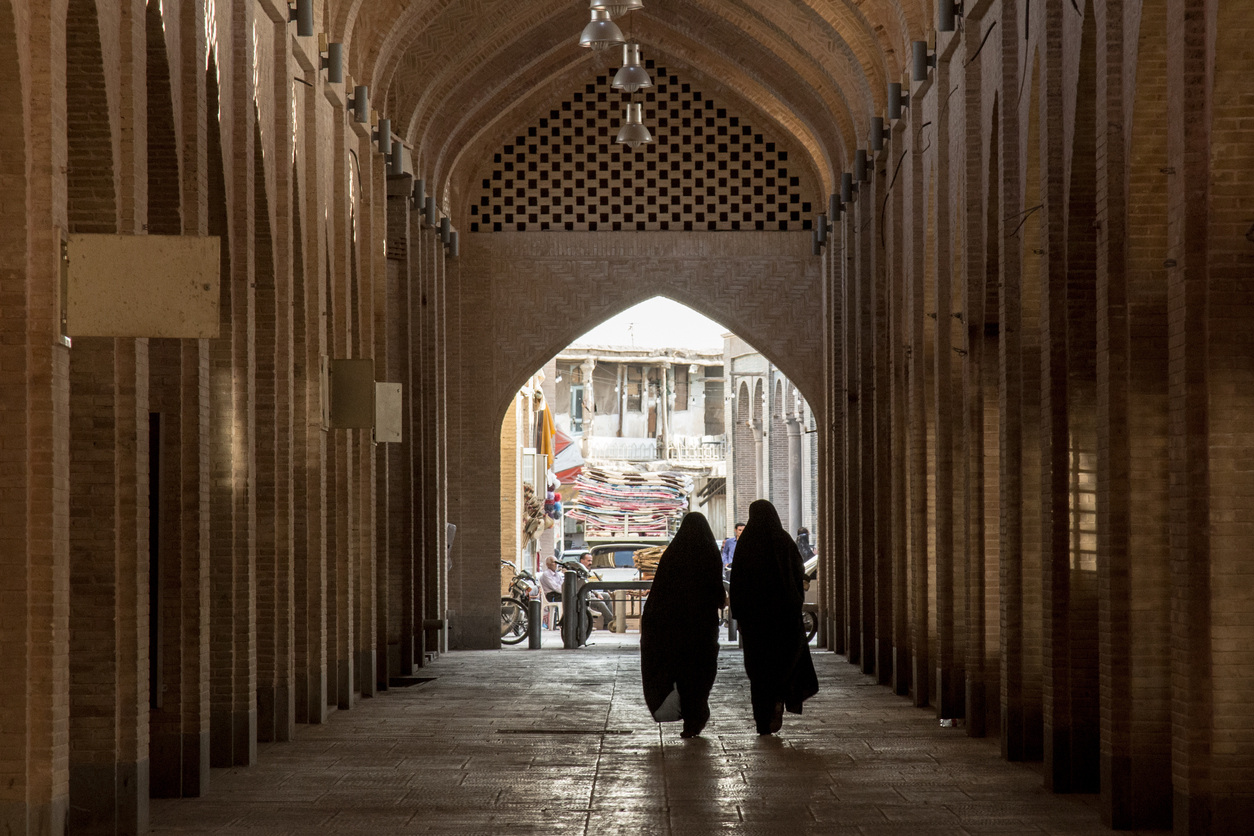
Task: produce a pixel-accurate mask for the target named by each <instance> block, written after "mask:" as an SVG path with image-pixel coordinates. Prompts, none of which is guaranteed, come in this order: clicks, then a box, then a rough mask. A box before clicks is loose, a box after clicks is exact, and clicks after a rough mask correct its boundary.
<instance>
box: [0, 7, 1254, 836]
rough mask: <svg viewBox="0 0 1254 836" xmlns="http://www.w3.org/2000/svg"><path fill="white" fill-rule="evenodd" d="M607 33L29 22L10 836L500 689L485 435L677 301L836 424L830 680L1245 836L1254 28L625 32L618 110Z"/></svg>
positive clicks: (5, 34) (860, 15)
mask: <svg viewBox="0 0 1254 836" xmlns="http://www.w3.org/2000/svg"><path fill="white" fill-rule="evenodd" d="M592 5H593V6H594V7H595V6H597V5H598V3H597V2H596V0H593V2H592ZM608 5H611V6H618V5H621V6H624V7H627V6H633V5H636V4H635V3H627V2H625V0H624V2H622V3H611V4H608ZM598 16H599V15H597V14H594V15H593V17H594V18H595V17H598ZM589 18H590V15H589V3H587V2H584V0H513V2H506V0H481V1H480V2H473V3H472V2H467V1H466V0H0V66H3V67H4V68H5V69H6V70H7V73H6V77H8V78H10V79H11V80H12V81H13V82H14V83H13V84H12V85H11V87H12V90H13V92H12V94H11V95H10V96H8V97H7V104H6V105H5V108H4V112H5V113H6V115H7V118H6V119H5V120H3V122H0V190H2V194H3V196H2V197H0V414H2V416H3V420H2V421H0V461H2V462H3V465H2V467H0V519H3V521H4V525H3V527H2V528H0V577H2V578H3V581H0V666H2V669H3V671H4V676H3V677H2V678H0V832H5V833H15V834H28V833H29V834H60V833H64V832H67V831H72V832H76V833H127V834H130V833H140V832H144V831H146V830H147V828H148V823H149V811H150V804H149V798H150V797H159V798H194V797H201V796H206V795H209V796H212V795H213V793H214V785H215V783H216V782H217V780H218V778H219V776H221V775H223V773H221V772H214V769H215V768H220V767H250V766H253V765H254V764H256V763H257V761H258V758H259V754H258V750H259V746H262V745H263V744H267V745H265V746H263V748H264V749H265V751H266V753H267V754H270V753H274V752H278V751H281V750H282V748H283V747H282V746H280V745H277V744H284V745H287V742H288V741H291V740H292V739H293V738H300V737H301V736H302V735H305V734H309V733H311V732H313V731H314V729H312V728H311V727H315V726H321V727H323V728H324V729H325V728H326V727H328V726H331V725H334V724H335V723H337V722H341V721H343V720H344V716H343V715H341V716H333V713H335V712H351V711H352V710H354V709H357V708H360V707H361V705H362V701H363V699H367V698H368V699H376V700H378V701H379V702H382V701H384V700H387V699H390V698H393V697H397V698H398V699H399V697H398V695H395V694H389V693H387V692H389V691H393V690H400V689H399V688H398V687H397V686H398V685H401V684H408V683H409V682H411V681H412V678H413V677H415V676H421V675H422V671H423V669H425V668H427V667H430V666H435V667H440V666H445V667H444V668H443V669H444V670H447V671H452V672H454V673H453V674H452V675H456V673H455V672H456V671H459V670H463V668H465V670H470V668H471V667H473V665H472V666H470V667H465V666H463V664H462V663H461V662H460V661H458V659H459V654H462V653H463V652H465V654H466V657H467V658H470V657H472V656H473V658H475V659H478V658H480V657H481V655H482V654H471V653H469V652H470V651H483V652H485V653H487V654H489V655H490V654H494V653H500V654H502V656H503V655H504V654H505V653H506V652H507V651H502V650H500V649H499V648H500V642H499V639H500V623H499V622H500V613H499V611H498V602H499V586H500V574H499V568H500V567H499V560H498V556H499V554H500V551H501V537H502V532H501V518H502V513H501V509H502V507H503V503H504V502H505V501H506V498H505V496H504V492H505V491H506V490H509V489H510V488H509V487H508V486H507V485H506V484H505V481H504V480H503V479H502V472H501V470H502V468H501V450H500V437H501V422H502V416H504V415H506V412H507V410H508V408H509V405H510V403H511V402H512V399H513V398H514V397H515V395H516V393H517V392H518V391H519V388H520V386H522V385H523V383H524V382H525V381H526V380H527V379H528V378H529V377H530V376H531V375H533V374H534V373H535V371H536V370H537V369H538V368H540V367H541V366H543V365H544V363H545V362H547V361H548V360H549V359H550V358H552V357H554V356H555V355H557V354H558V352H560V351H561V350H562V349H563V348H565V347H566V346H567V345H569V344H570V343H571V341H572V340H573V339H575V338H576V337H578V336H579V335H580V334H583V333H584V332H586V331H588V330H589V329H590V328H591V327H593V326H595V325H596V324H598V323H600V322H603V321H605V320H606V319H608V318H609V317H611V316H613V315H615V314H617V313H619V312H621V311H623V310H626V309H627V308H630V307H631V306H633V305H635V304H637V303H639V302H642V301H644V300H646V299H650V298H652V297H654V296H659V295H660V296H665V297H667V298H669V299H672V300H675V301H677V302H680V303H682V304H684V305H687V306H688V307H690V308H692V309H693V310H695V311H698V312H700V313H702V314H705V315H707V316H709V317H710V318H712V319H714V320H716V321H717V322H719V323H720V324H722V325H724V326H725V327H726V328H727V329H729V330H730V331H733V332H734V333H735V334H736V335H738V336H739V337H741V338H743V340H745V341H746V342H747V343H748V344H751V345H752V346H753V347H754V348H755V349H756V350H757V351H758V352H760V353H761V355H762V356H763V357H764V358H765V359H766V360H767V361H769V364H770V365H771V367H772V368H775V369H778V370H779V372H781V373H782V375H783V376H785V377H786V378H787V381H788V383H787V384H783V383H780V384H779V386H778V389H777V390H776V389H775V388H772V390H771V391H767V389H766V387H775V386H776V383H775V382H773V381H774V378H771V377H770V376H763V377H761V378H759V379H756V380H752V381H746V382H745V385H744V387H743V389H744V391H743V393H742V392H741V391H739V389H738V390H737V391H736V392H729V393H728V394H729V396H731V398H732V401H730V403H731V404H732V406H731V408H732V409H734V410H735V414H734V416H732V417H731V418H730V419H729V421H728V425H729V426H734V428H735V429H734V430H733V432H741V431H745V432H749V431H751V430H752V429H753V427H754V422H758V424H761V423H763V422H767V423H770V422H776V423H777V424H778V426H780V427H783V426H784V425H786V424H787V422H788V421H789V420H796V416H797V415H799V414H801V412H800V411H799V410H798V408H797V407H796V406H795V404H797V403H800V401H801V399H804V402H805V404H806V412H805V413H804V414H805V416H806V418H807V420H808V424H807V426H806V427H805V431H806V432H811V431H812V432H813V435H814V439H815V445H816V448H817V454H816V456H815V462H814V469H815V482H816V484H817V490H816V491H815V495H814V496H813V506H814V511H813V514H814V517H813V519H814V523H813V526H814V529H815V535H816V539H817V541H818V542H819V543H820V544H822V546H823V547H822V548H821V549H820V564H819V575H818V589H817V591H816V592H817V601H818V612H819V625H820V629H819V634H818V640H817V641H818V645H819V646H820V647H821V648H822V649H821V650H819V651H818V653H819V654H820V655H821V656H822V657H823V660H822V661H821V663H820V669H821V671H824V672H826V673H827V676H826V678H825V679H826V684H827V685H829V686H830V687H831V688H833V689H834V690H836V691H839V690H840V689H842V688H846V687H849V682H851V681H854V679H850V677H854V678H855V679H856V681H858V682H864V683H869V682H874V683H878V684H879V685H882V686H883V688H882V689H876V690H877V691H879V692H882V694H883V696H884V698H885V699H888V700H889V701H890V702H891V703H892V704H896V705H903V706H909V708H910V713H909V715H908V716H910V717H912V718H918V717H920V716H925V717H930V718H932V721H933V723H935V721H937V720H939V721H940V722H942V723H944V724H945V726H944V728H945V729H946V730H947V731H954V730H957V731H958V733H959V734H962V733H964V732H965V734H966V735H969V736H971V737H976V738H992V739H995V740H996V749H997V751H998V753H999V755H1000V757H1001V758H1002V759H1004V760H1006V761H1012V762H1027V763H1032V764H1037V763H1039V764H1040V770H1041V775H1042V778H1041V781H1042V783H1043V786H1044V787H1045V788H1046V789H1047V790H1049V791H1050V792H1053V793H1059V794H1081V795H1086V796H1091V797H1092V799H1093V800H1094V804H1095V806H1096V807H1097V808H1098V812H1097V815H1098V816H1099V817H1100V820H1101V821H1102V822H1103V823H1104V824H1105V825H1106V826H1109V827H1114V828H1119V829H1137V828H1140V829H1145V828H1149V829H1172V830H1174V831H1175V832H1178V833H1181V834H1186V833H1187V834H1224V833H1234V832H1240V831H1241V829H1242V828H1243V827H1244V826H1245V823H1246V822H1248V821H1250V820H1251V818H1254V738H1252V736H1251V735H1252V733H1251V731H1250V730H1251V728H1254V684H1252V683H1254V580H1252V579H1254V573H1251V572H1250V571H1249V557H1248V544H1249V543H1250V542H1251V541H1252V540H1254V423H1252V422H1251V418H1250V415H1251V414H1254V413H1252V411H1251V407H1252V406H1254V395H1251V393H1254V343H1251V341H1250V339H1249V337H1248V334H1249V333H1251V326H1254V295H1252V294H1251V283H1250V277H1251V275H1254V226H1251V224H1254V197H1251V196H1252V195H1254V188H1252V187H1254V153H1252V152H1251V151H1250V149H1252V148H1254V142H1251V141H1250V140H1251V129H1250V124H1251V121H1252V117H1254V101H1252V100H1251V97H1250V95H1249V94H1248V93H1247V92H1246V86H1247V78H1248V75H1249V71H1250V69H1251V58H1250V51H1249V49H1248V46H1247V43H1248V42H1249V40H1250V37H1251V36H1252V35H1254V5H1251V4H1249V3H1246V2H1241V0H1070V2H1064V1H1063V0H1042V1H1041V2H1030V0H966V2H965V3H963V4H958V5H957V7H956V8H955V4H954V3H951V2H947V0H874V2H872V1H871V0H866V2H860V1H859V0H643V4H642V8H640V9H638V10H635V11H629V12H627V13H626V14H624V15H622V16H621V17H619V18H618V19H617V22H618V24H620V25H621V32H622V33H624V35H625V36H626V37H628V38H631V39H634V40H635V41H637V42H638V43H639V44H640V47H641V49H642V50H643V53H644V63H643V64H642V66H641V69H642V70H644V71H646V72H647V73H648V74H649V77H650V80H651V86H648V87H643V88H642V89H640V90H639V91H636V92H633V93H624V92H621V91H620V90H619V89H616V88H614V87H612V86H611V84H612V82H613V79H614V78H615V75H616V71H617V69H618V68H619V66H620V65H621V64H622V63H623V62H624V60H625V59H624V55H623V51H622V49H621V48H609V49H605V50H589V49H584V48H581V46H580V45H579V43H578V40H579V36H580V32H581V30H583V28H584V27H585V26H586V25H588V23H589ZM633 102H634V103H636V104H640V105H642V108H641V119H642V120H643V124H644V126H645V127H647V128H648V129H649V131H651V132H652V134H651V139H652V141H651V142H649V143H646V144H643V145H640V146H639V147H628V146H627V145H622V144H619V143H617V142H616V141H615V137H616V136H617V133H618V131H619V128H620V126H621V125H622V124H623V121H624V119H625V116H626V110H625V105H627V104H628V103H633ZM119 253H121V255H119ZM759 390H761V391H759ZM789 403H793V404H794V406H793V407H792V409H793V417H792V418H791V419H790V417H789V412H788V411H787V410H788V407H787V406H786V405H787V404H789ZM742 410H743V412H744V414H743V415H741V411H742ZM733 422H734V423H733ZM772 437H773V438H776V439H785V438H786V437H787V431H786V430H780V431H777V432H776V433H775V434H774V435H773V436H772ZM760 460H763V461H764V460H766V459H764V458H761V457H760ZM755 478H757V479H758V481H759V483H760V487H761V493H762V494H770V493H771V492H772V491H775V494H773V495H783V494H781V493H779V491H780V490H782V489H783V487H784V486H782V485H781V486H773V485H770V484H767V479H768V477H767V476H766V475H765V472H762V473H755ZM784 493H787V492H786V491H784ZM737 501H739V500H737ZM511 652H512V651H511ZM570 652H571V653H577V651H570ZM622 652H623V653H627V654H629V653H630V650H629V649H624V650H623V651H622ZM733 652H734V651H733ZM837 663H839V665H838V664H837ZM467 664H469V663H467ZM563 664H568V663H565V662H564V663H563ZM846 668H851V670H846ZM508 670H509V669H508V668H507V667H506V666H504V665H502V666H501V667H499V669H494V668H493V667H492V665H490V664H489V665H486V666H483V667H478V668H474V671H475V674H474V675H475V676H492V675H499V676H501V677H505V676H507V675H508ZM528 670H530V669H528ZM837 671H839V673H837ZM441 675H442V676H448V675H450V674H441ZM528 675H530V674H528ZM537 675H538V674H537ZM841 683H843V684H841ZM822 684H823V683H821V685H822ZM406 693H418V692H417V691H413V692H406ZM833 710H834V709H833ZM888 713H889V714H890V715H892V716H893V717H896V716H898V715H897V714H894V713H893V712H891V711H890V712H888ZM348 716H350V717H351V716H355V715H352V714H351V713H350V714H349V715H348ZM831 719H832V722H833V723H834V722H836V721H837V719H838V718H837V717H836V715H832V718H831ZM424 722H432V723H437V724H438V723H439V720H438V719H437V720H433V721H424ZM807 733H808V734H812V735H813V736H816V737H819V738H822V737H824V736H830V735H833V734H835V733H836V732H835V731H833V730H832V727H831V726H830V725H828V724H826V723H825V722H823V718H822V717H818V718H817V721H816V722H815V725H814V726H813V727H812V728H811V729H810V731H809V732H807ZM794 743H795V745H797V746H801V744H800V743H798V742H794ZM830 743H831V741H830V739H828V740H827V741H826V743H825V744H824V745H830ZM268 744H276V745H275V746H269V745H268ZM971 744H972V745H973V746H977V745H978V746H982V747H986V748H991V747H989V745H988V744H987V743H976V742H974V741H972V742H971ZM292 745H296V744H292ZM1005 768H1006V769H1019V768H1020V767H1011V766H1006V767H1005ZM908 772H909V770H906V769H904V768H903V772H902V773H901V775H898V776H896V779H899V780H902V781H905V780H908V777H907V776H908ZM502 780H508V776H506V777H505V778H503V779H502ZM715 785H716V786H722V785H719V784H717V782H716V784H715ZM720 791H721V790H720ZM193 815H194V814H193ZM744 832H754V831H753V829H752V828H751V827H747V828H746V829H745V830H744Z"/></svg>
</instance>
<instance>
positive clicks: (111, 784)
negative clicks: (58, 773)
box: [16, 763, 118, 836]
mask: <svg viewBox="0 0 1254 836" xmlns="http://www.w3.org/2000/svg"><path fill="white" fill-rule="evenodd" d="M70 800H71V805H70V814H69V820H68V823H67V826H68V828H69V831H70V832H71V833H89V834H94V833H100V834H106V833H107V834H110V836H111V835H112V834H113V833H114V832H115V830H116V828H117V826H118V764H116V763H106V764H94V763H78V764H70ZM16 832H18V833H21V832H23V831H22V830H18V831H16Z"/></svg>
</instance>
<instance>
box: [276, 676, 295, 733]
mask: <svg viewBox="0 0 1254 836" xmlns="http://www.w3.org/2000/svg"><path fill="white" fill-rule="evenodd" d="M295 734H296V694H295V693H294V692H293V691H292V687H291V686H290V685H288V684H287V683H286V682H284V683H283V684H282V685H279V686H277V687H275V689H274V739H275V740H276V741H277V742H279V743H283V742H285V741H288V740H291V739H292V737H293V735H295Z"/></svg>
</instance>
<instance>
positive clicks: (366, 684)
mask: <svg viewBox="0 0 1254 836" xmlns="http://www.w3.org/2000/svg"><path fill="white" fill-rule="evenodd" d="M377 658H378V657H377V656H376V655H375V652H374V651H373V650H359V651H357V681H358V682H360V683H361V695H362V696H363V697H373V696H375V695H376V694H377V693H378V688H377V683H376V677H377V672H376V670H375V665H376V662H377Z"/></svg>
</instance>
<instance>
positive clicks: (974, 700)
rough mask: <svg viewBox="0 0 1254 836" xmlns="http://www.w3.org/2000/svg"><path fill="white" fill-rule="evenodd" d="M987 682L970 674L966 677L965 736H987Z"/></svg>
mask: <svg viewBox="0 0 1254 836" xmlns="http://www.w3.org/2000/svg"><path fill="white" fill-rule="evenodd" d="M986 686H987V683H985V682H983V681H982V680H979V679H976V678H974V677H972V676H968V677H967V682H966V692H967V693H966V704H967V736H968V737H986V736H988V690H987V687H986Z"/></svg>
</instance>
